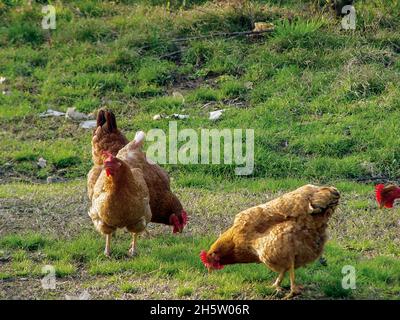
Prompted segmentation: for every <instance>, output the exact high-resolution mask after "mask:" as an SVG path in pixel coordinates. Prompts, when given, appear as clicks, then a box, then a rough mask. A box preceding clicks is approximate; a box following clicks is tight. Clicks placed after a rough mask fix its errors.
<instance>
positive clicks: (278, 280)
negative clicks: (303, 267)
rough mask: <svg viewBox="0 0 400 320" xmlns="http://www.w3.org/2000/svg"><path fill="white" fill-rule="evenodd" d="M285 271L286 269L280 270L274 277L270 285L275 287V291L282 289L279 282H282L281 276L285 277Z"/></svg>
mask: <svg viewBox="0 0 400 320" xmlns="http://www.w3.org/2000/svg"><path fill="white" fill-rule="evenodd" d="M285 273H286V271H282V272H281V273H280V274H279V276H278V278H276V280H275V282H274V283H273V284H272V287H273V288H275V290H276V291H277V292H280V291H282V287H281V283H282V280H283V278H284V277H285Z"/></svg>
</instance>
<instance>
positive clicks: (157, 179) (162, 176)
mask: <svg viewBox="0 0 400 320" xmlns="http://www.w3.org/2000/svg"><path fill="white" fill-rule="evenodd" d="M97 125H98V127H97V129H96V130H95V132H94V133H93V138H92V158H93V163H94V165H93V167H92V169H91V170H90V172H89V173H88V180H87V190H88V197H89V199H90V200H91V199H92V196H93V187H94V185H95V183H96V181H97V179H98V177H99V175H100V172H101V170H102V164H103V162H102V161H103V160H102V158H101V154H102V152H103V151H109V152H111V153H112V154H113V155H115V156H116V155H117V154H118V152H119V151H120V150H121V149H122V148H124V147H125V146H126V145H127V144H128V142H129V141H128V140H127V139H126V138H125V136H124V135H123V134H122V133H121V132H120V131H119V130H118V129H117V122H116V119H115V116H114V114H113V113H112V112H110V111H108V110H99V112H98V115H97ZM140 139H141V140H140V141H136V142H134V141H132V142H131V144H130V146H129V148H127V149H124V151H121V153H120V154H119V155H120V156H121V157H120V156H118V157H119V158H121V159H123V160H125V161H126V162H127V163H128V165H129V166H130V167H131V168H139V169H141V170H142V172H143V176H144V179H145V181H146V184H147V187H148V189H149V193H150V207H151V211H152V219H151V222H154V223H162V224H166V225H170V226H172V227H173V228H172V231H173V233H177V232H182V230H183V228H184V227H185V225H186V224H187V221H188V217H187V213H186V211H185V210H183V207H182V204H181V202H180V201H179V199H178V198H177V196H176V195H175V194H174V193H173V192H172V191H171V186H170V180H169V176H168V174H167V172H165V171H164V170H163V169H162V168H161V167H160V166H159V165H157V164H151V163H149V162H148V161H147V159H146V154H145V153H144V152H143V151H142V150H141V149H140V148H136V144H137V145H138V146H139V147H142V145H143V142H144V135H141V136H140ZM136 140H137V137H136ZM128 153H132V155H134V156H129V157H128Z"/></svg>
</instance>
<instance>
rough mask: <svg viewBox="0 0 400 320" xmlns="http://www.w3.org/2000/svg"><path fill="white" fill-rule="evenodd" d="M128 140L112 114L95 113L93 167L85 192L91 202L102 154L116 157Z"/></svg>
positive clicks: (101, 111)
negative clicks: (108, 153) (106, 153)
mask: <svg viewBox="0 0 400 320" xmlns="http://www.w3.org/2000/svg"><path fill="white" fill-rule="evenodd" d="M128 142H129V141H128V139H127V138H126V137H125V136H124V135H123V134H122V133H121V131H119V130H118V128H117V122H116V119H115V115H114V113H112V112H111V111H108V110H103V109H100V110H99V112H98V113H97V128H96V129H95V130H94V131H93V138H92V160H93V167H92V169H91V170H90V171H89V173H88V181H87V191H88V197H89V199H90V200H92V195H93V188H94V185H95V183H96V181H97V178H98V177H99V175H100V173H101V171H102V170H103V152H105V151H107V152H110V153H111V154H112V155H114V156H116V155H117V153H118V151H119V150H121V149H122V148H123V147H124V146H125V145H126V144H127V143H128Z"/></svg>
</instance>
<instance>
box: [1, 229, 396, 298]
mask: <svg viewBox="0 0 400 320" xmlns="http://www.w3.org/2000/svg"><path fill="white" fill-rule="evenodd" d="M31 237H32V235H27V236H19V241H18V243H21V246H20V247H18V249H17V248H16V247H15V241H16V240H15V239H16V237H15V236H6V237H4V238H3V239H2V240H1V241H0V245H1V246H2V248H4V249H5V250H14V249H15V250H16V251H15V252H14V254H13V256H12V262H11V269H10V270H9V273H8V274H7V273H2V277H3V278H12V277H16V276H27V277H35V278H36V277H38V276H40V274H41V272H40V270H41V267H42V266H44V265H46V264H52V265H54V266H55V268H56V276H57V278H63V277H66V276H76V275H77V273H78V272H79V271H78V269H82V268H84V269H88V270H89V272H90V274H91V275H95V276H110V277H111V276H115V275H118V274H121V275H123V274H126V273H127V272H128V273H129V275H130V277H131V279H136V280H137V279H145V278H146V277H148V276H149V275H150V274H151V277H152V278H155V279H158V281H171V280H173V281H174V282H175V283H176V284H177V289H176V291H175V293H174V295H175V296H176V297H181V298H182V297H190V296H192V295H193V294H194V293H195V294H196V295H197V296H199V295H200V296H201V297H202V298H207V299H215V298H218V299H232V298H233V299H234V298H239V297H242V298H243V297H247V298H249V297H252V298H265V297H268V296H271V294H272V293H273V291H272V290H271V289H270V288H268V284H270V283H272V281H273V280H274V277H275V276H276V275H275V274H274V273H273V272H271V271H269V270H268V269H267V268H266V267H265V266H263V265H257V264H250V265H233V266H227V267H226V268H224V269H223V270H221V271H218V272H214V273H212V274H209V275H208V274H207V271H206V269H205V268H204V266H203V265H202V264H201V262H200V259H199V257H198V253H199V252H200V250H201V249H203V248H205V247H207V246H208V245H210V244H211V242H212V241H213V239H212V237H199V236H195V237H191V236H181V237H174V236H161V237H157V238H155V239H141V240H140V255H139V256H138V257H136V258H135V259H131V258H129V257H128V256H127V247H128V245H129V241H128V239H127V237H126V236H119V237H118V238H117V240H115V241H114V245H113V250H112V252H113V253H112V257H111V258H110V259H108V258H105V257H104V256H103V255H102V248H103V240H102V239H101V238H100V237H99V236H98V235H97V234H94V233H89V234H86V233H84V234H81V235H79V236H78V237H77V238H75V239H73V240H72V241H70V242H69V243H65V242H64V241H62V240H56V239H47V241H46V245H45V246H44V247H43V248H42V249H41V250H42V251H41V252H43V253H44V256H45V257H46V258H43V259H42V260H38V259H37V258H36V259H32V256H33V255H34V254H35V253H36V251H37V250H34V251H32V250H26V249H25V247H24V246H23V244H24V243H25V242H29V241H30V239H31ZM82 244H86V246H85V250H82V249H81V246H82ZM60 248H62V250H60ZM77 254H78V255H77ZM325 256H326V258H327V259H328V266H327V267H324V266H322V265H320V264H319V263H318V262H315V263H313V264H311V265H310V266H309V267H307V268H303V269H299V270H298V271H297V272H296V273H297V278H298V282H299V283H302V284H304V285H305V286H306V291H305V297H321V294H322V297H325V298H358V299H360V298H364V299H365V298H394V295H395V294H396V292H398V289H399V287H400V278H399V276H398V274H399V272H400V263H399V261H398V259H397V258H395V257H392V256H390V255H383V256H379V257H374V258H364V257H362V255H361V254H360V253H357V252H352V251H347V250H344V249H343V248H341V247H340V246H339V245H338V244H337V243H335V242H330V244H329V245H328V246H327V248H326V253H325ZM345 265H352V266H354V268H355V270H356V277H357V278H356V279H357V282H356V283H357V288H356V289H355V290H351V289H349V290H346V289H343V288H342V286H341V279H342V277H343V275H342V268H343V266H345ZM123 279H124V278H115V279H114V280H113V282H114V283H116V284H117V285H118V287H119V288H120V290H121V291H122V292H123V293H130V294H136V293H138V292H139V291H140V288H139V287H138V285H137V284H136V283H132V282H127V281H126V280H123ZM288 285H289V281H288V279H286V280H285V281H284V287H286V288H287V287H288ZM371 287H373V288H374V289H375V290H376V291H377V292H376V293H375V294H377V295H376V296H372V292H371ZM210 288H214V290H210Z"/></svg>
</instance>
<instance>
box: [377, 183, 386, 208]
mask: <svg viewBox="0 0 400 320" xmlns="http://www.w3.org/2000/svg"><path fill="white" fill-rule="evenodd" d="M383 188H385V185H383V184H377V185H376V186H375V196H376V201H378V203H379V204H381V203H382V190H383Z"/></svg>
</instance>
